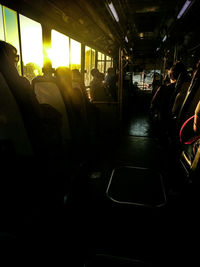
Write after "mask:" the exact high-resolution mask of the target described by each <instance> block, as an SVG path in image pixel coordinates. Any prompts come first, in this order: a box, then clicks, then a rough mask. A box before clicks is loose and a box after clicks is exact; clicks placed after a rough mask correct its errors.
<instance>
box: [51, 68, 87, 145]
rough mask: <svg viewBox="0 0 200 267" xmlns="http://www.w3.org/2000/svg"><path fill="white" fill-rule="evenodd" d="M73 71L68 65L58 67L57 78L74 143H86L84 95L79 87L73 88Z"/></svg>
mask: <svg viewBox="0 0 200 267" xmlns="http://www.w3.org/2000/svg"><path fill="white" fill-rule="evenodd" d="M72 77H73V76H72V71H71V70H70V69H69V68H67V67H58V68H57V69H56V79H57V83H58V86H59V89H60V92H61V94H62V96H63V99H64V102H65V105H66V110H67V112H68V115H69V123H70V127H71V132H72V138H73V139H74V144H76V145H78V144H79V145H80V144H84V143H85V141H86V140H87V138H88V132H87V131H88V127H87V121H86V120H87V118H86V111H85V104H84V97H83V94H82V92H81V90H80V88H79V87H74V88H73V83H72Z"/></svg>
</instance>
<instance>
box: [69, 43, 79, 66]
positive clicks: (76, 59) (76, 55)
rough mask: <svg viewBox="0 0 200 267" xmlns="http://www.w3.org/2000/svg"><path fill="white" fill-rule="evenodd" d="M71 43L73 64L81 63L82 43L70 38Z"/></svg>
mask: <svg viewBox="0 0 200 267" xmlns="http://www.w3.org/2000/svg"><path fill="white" fill-rule="evenodd" d="M70 43H71V47H70V48H71V49H70V51H71V65H73V64H74V65H80V64H81V44H80V43H79V42H77V41H75V40H73V39H70Z"/></svg>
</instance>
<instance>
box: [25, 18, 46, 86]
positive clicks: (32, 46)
mask: <svg viewBox="0 0 200 267" xmlns="http://www.w3.org/2000/svg"><path fill="white" fill-rule="evenodd" d="M20 30H21V44H22V60H23V65H24V66H23V70H24V76H25V77H27V78H28V79H29V80H30V81H31V80H32V79H33V78H34V77H35V76H38V75H41V74H42V65H43V50H42V49H43V48H42V27H41V25H40V23H38V22H36V21H34V20H32V19H29V18H27V17H24V16H22V15H20Z"/></svg>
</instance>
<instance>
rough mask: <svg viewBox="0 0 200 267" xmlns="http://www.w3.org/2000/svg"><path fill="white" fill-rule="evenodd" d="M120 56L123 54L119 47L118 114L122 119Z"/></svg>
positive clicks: (121, 69)
mask: <svg viewBox="0 0 200 267" xmlns="http://www.w3.org/2000/svg"><path fill="white" fill-rule="evenodd" d="M122 56H123V51H122V48H121V47H120V48H119V74H118V75H119V76H118V99H119V116H120V121H121V120H122V114H123V105H122V101H123V66H122V64H123V62H122Z"/></svg>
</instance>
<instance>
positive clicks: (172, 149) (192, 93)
mask: <svg viewBox="0 0 200 267" xmlns="http://www.w3.org/2000/svg"><path fill="white" fill-rule="evenodd" d="M185 75H186V74H184V75H183V74H182V73H181V74H180V75H179V78H178V79H177V81H176V85H175V90H174V92H173V95H172V96H171V105H170V107H169V111H168V114H169V115H168V116H169V117H168V121H166V122H164V123H165V129H164V130H165V133H164V135H163V136H164V140H162V143H165V145H166V147H167V146H168V148H169V155H168V158H169V162H170V163H172V161H173V160H175V161H176V162H178V165H179V163H181V164H180V166H181V169H183V170H184V172H183V173H184V174H185V175H186V177H188V178H189V180H190V181H191V179H193V178H194V177H197V176H198V173H199V163H198V164H195V168H194V165H193V160H194V158H196V163H197V161H199V159H197V158H199V156H198V153H199V152H198V149H196V151H195V152H194V150H193V146H194V145H195V144H194V142H190V144H189V143H188V144H186V143H187V141H188V140H190V139H191V140H192V139H194V137H195V136H198V133H197V132H196V133H195V132H194V130H193V122H194V120H193V116H194V115H195V109H196V107H197V105H198V103H199V101H200V67H199V66H198V68H197V70H196V72H195V73H194V75H193V77H192V78H191V79H188V78H187V77H186V76H185ZM196 139H197V138H195V139H194V140H196ZM196 142H197V143H198V140H197V141H196ZM194 153H195V155H196V157H195V155H194ZM196 153H197V154H196ZM180 166H179V167H180ZM188 178H187V180H188Z"/></svg>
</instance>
